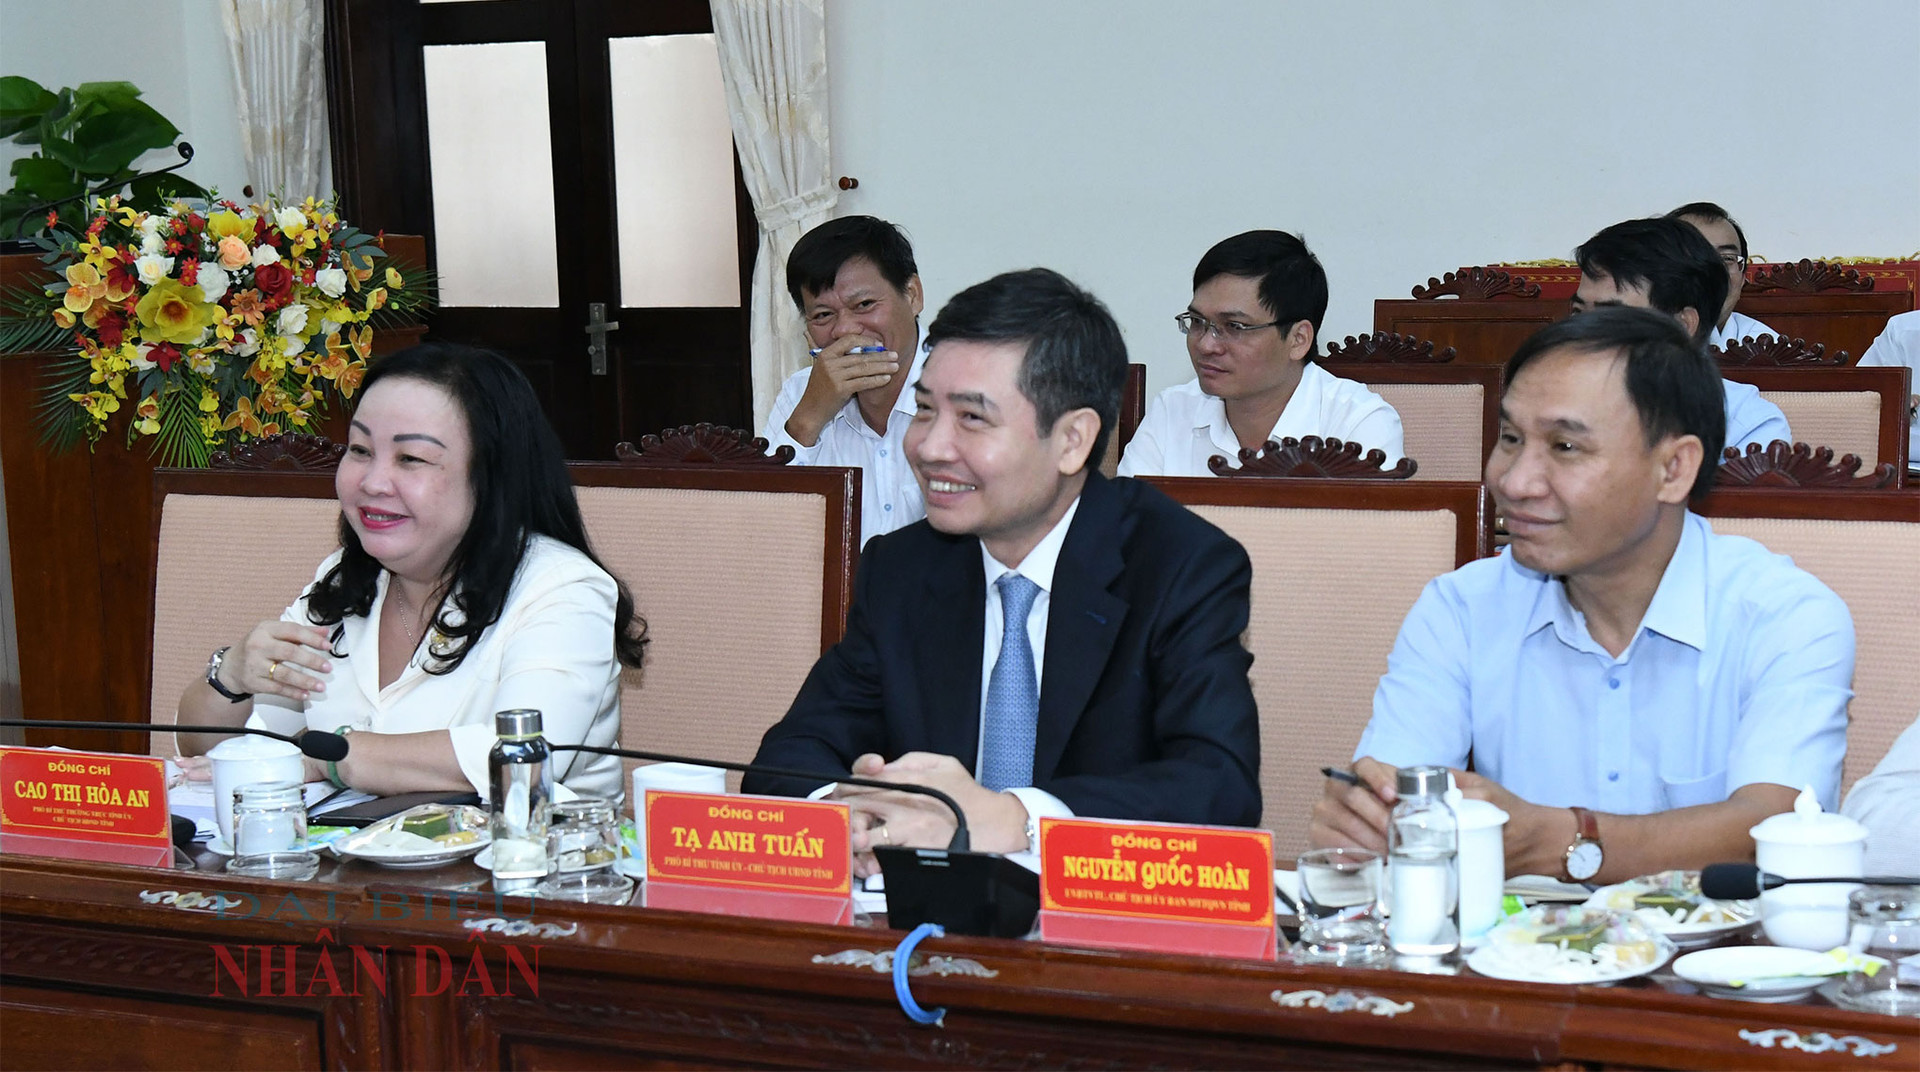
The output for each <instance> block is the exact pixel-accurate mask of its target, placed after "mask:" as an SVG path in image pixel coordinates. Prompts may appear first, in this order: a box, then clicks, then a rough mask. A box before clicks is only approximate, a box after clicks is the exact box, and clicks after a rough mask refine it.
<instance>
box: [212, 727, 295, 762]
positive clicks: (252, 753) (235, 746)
mask: <svg viewBox="0 0 1920 1072" xmlns="http://www.w3.org/2000/svg"><path fill="white" fill-rule="evenodd" d="M299 754H300V746H299V745H296V744H294V743H292V742H291V741H276V740H274V739H273V738H271V737H256V736H254V735H253V734H250V733H243V734H240V735H238V736H235V737H229V738H227V739H226V740H224V741H221V742H220V743H219V744H216V745H214V746H213V747H212V748H209V749H207V758H209V759H275V758H278V757H280V756H297V755H299Z"/></svg>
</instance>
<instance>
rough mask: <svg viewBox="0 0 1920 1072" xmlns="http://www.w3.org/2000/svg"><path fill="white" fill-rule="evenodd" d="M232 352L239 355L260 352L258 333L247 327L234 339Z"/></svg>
mask: <svg viewBox="0 0 1920 1072" xmlns="http://www.w3.org/2000/svg"><path fill="white" fill-rule="evenodd" d="M233 352H234V353H235V354H237V355H239V356H240V357H252V356H253V355H255V354H257V353H259V352H260V333H259V332H257V331H255V330H253V329H252V328H248V329H247V330H245V331H243V332H241V333H240V337H239V338H238V339H236V340H234V347H233Z"/></svg>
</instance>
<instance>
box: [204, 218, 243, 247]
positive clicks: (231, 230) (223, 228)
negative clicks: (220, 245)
mask: <svg viewBox="0 0 1920 1072" xmlns="http://www.w3.org/2000/svg"><path fill="white" fill-rule="evenodd" d="M207 233H208V234H210V235H212V236H214V238H216V239H219V238H239V239H242V240H243V241H244V240H247V239H251V238H252V237H253V221H252V220H249V219H244V218H242V217H241V215H240V214H239V213H238V212H216V213H214V214H213V215H211V216H208V217H207Z"/></svg>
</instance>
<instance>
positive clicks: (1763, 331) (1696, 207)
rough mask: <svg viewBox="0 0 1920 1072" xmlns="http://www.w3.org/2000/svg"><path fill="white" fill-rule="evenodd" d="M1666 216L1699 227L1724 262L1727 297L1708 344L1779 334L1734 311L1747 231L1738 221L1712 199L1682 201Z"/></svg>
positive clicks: (1744, 279) (1744, 280) (1743, 271)
mask: <svg viewBox="0 0 1920 1072" xmlns="http://www.w3.org/2000/svg"><path fill="white" fill-rule="evenodd" d="M1667 218H1668V219H1670V220H1679V221H1680V222H1682V223H1685V224H1689V225H1691V226H1692V227H1693V229H1694V230H1696V231H1699V232H1700V237H1702V238H1705V239H1706V240H1707V242H1708V243H1709V244H1711V245H1712V246H1713V251H1714V252H1715V253H1717V254H1719V255H1720V263H1722V264H1724V265H1726V266H1727V297H1726V300H1725V301H1723V302H1721V303H1720V317H1719V319H1718V320H1716V321H1715V322H1714V326H1713V334H1712V335H1710V336H1708V337H1707V345H1709V346H1716V347H1719V348H1721V349H1725V348H1726V346H1727V344H1728V343H1734V342H1739V341H1740V340H1742V339H1757V338H1759V337H1760V336H1762V335H1772V336H1774V337H1775V338H1778V337H1779V333H1778V332H1776V331H1774V330H1773V329H1772V328H1770V327H1768V326H1766V325H1765V324H1762V323H1761V322H1760V321H1758V320H1755V319H1754V318H1752V317H1750V316H1747V315H1746V314H1744V313H1736V312H1734V311H1733V307H1734V306H1736V305H1738V304H1740V292H1741V291H1742V290H1744V289H1745V288H1746V285H1747V232H1745V231H1743V230H1741V229H1740V222H1739V221H1738V220H1735V219H1734V218H1733V217H1732V216H1729V215H1727V210H1726V209H1724V208H1721V207H1720V206H1719V205H1716V204H1714V203H1713V202H1711V201H1693V202H1690V203H1688V204H1685V205H1681V206H1680V207H1679V208H1676V209H1674V210H1673V211H1672V212H1669V213H1667Z"/></svg>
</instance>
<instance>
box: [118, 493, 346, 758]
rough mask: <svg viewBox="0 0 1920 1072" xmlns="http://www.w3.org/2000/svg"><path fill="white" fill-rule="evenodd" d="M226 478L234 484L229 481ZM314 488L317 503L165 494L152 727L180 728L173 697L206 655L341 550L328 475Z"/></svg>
mask: <svg viewBox="0 0 1920 1072" xmlns="http://www.w3.org/2000/svg"><path fill="white" fill-rule="evenodd" d="M212 479H215V480H219V479H223V478H222V477H219V476H215V477H213V478H212ZM224 479H225V480H226V481H228V482H229V486H233V487H237V485H232V484H231V482H232V481H233V480H234V479H236V478H235V477H233V476H225V477H224ZM238 479H245V477H240V478H238ZM270 479H277V480H285V479H287V478H285V477H274V478H270ZM296 479H298V478H296ZM313 486H314V488H315V489H316V490H317V491H320V492H322V493H324V497H317V498H294V497H276V496H273V495H234V494H220V495H214V494H195V493H192V492H190V491H183V490H174V491H172V492H171V493H169V494H167V495H166V497H165V499H164V500H163V502H162V506H161V513H160V532H159V536H158V550H157V558H156V560H155V566H154V583H153V590H154V612H153V669H152V679H151V680H152V690H153V691H152V696H151V698H150V701H149V704H150V716H149V717H150V719H151V720H152V721H153V722H154V723H155V724H161V723H166V724H171V723H174V722H178V721H179V718H178V715H179V705H180V694H181V693H182V692H184V691H185V690H186V687H187V686H188V685H189V684H191V683H192V682H193V681H195V680H197V679H198V678H200V677H202V676H204V675H205V673H206V669H207V656H208V655H209V654H211V653H212V652H213V650H214V649H215V648H218V647H222V646H224V645H228V644H235V643H238V642H239V641H240V639H241V638H242V637H244V636H245V635H246V633H247V631H248V630H249V629H251V628H253V627H254V625H256V624H257V623H259V622H260V621H261V620H263V619H266V618H277V617H279V616H280V615H281V613H282V612H284V611H285V610H286V609H287V607H288V605H289V604H291V603H292V602H293V601H294V600H295V599H298V598H299V596H300V593H301V592H302V591H303V590H305V588H306V587H307V585H308V584H310V583H311V582H312V581H313V574H314V571H315V570H316V569H318V568H319V566H320V563H321V561H322V560H323V559H325V558H326V557H327V556H328V555H330V554H332V553H333V552H334V550H335V549H337V548H338V547H339V546H340V543H339V540H338V539H337V536H338V531H339V519H340V504H339V502H338V501H336V500H335V499H334V498H333V497H332V490H333V481H332V478H331V476H322V477H317V478H314V483H313ZM152 741H153V746H152V750H153V754H155V755H173V754H175V752H176V751H177V748H176V746H175V742H174V738H173V735H172V734H155V735H154V736H153V737H152Z"/></svg>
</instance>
